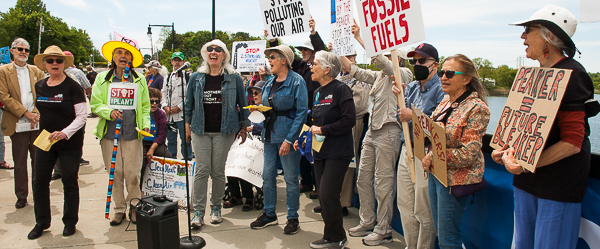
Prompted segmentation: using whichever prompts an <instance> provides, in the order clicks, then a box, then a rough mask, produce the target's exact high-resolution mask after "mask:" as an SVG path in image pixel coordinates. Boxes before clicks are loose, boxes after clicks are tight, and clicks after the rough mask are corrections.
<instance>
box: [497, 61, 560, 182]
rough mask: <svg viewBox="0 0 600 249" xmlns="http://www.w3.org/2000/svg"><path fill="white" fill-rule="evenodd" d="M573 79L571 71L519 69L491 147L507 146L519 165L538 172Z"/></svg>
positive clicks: (535, 68)
mask: <svg viewBox="0 0 600 249" xmlns="http://www.w3.org/2000/svg"><path fill="white" fill-rule="evenodd" d="M570 77H571V70H568V69H558V68H542V67H521V68H519V71H518V73H517V76H516V77H515V81H514V82H513V85H512V88H511V89H510V93H509V95H508V99H507V100H506V104H505V106H504V109H502V113H501V114H500V120H498V126H496V131H495V132H494V136H493V137H492V141H491V142H490V146H491V147H492V148H494V149H501V148H502V147H503V146H504V145H505V144H508V145H509V146H510V147H513V148H514V149H515V153H514V157H515V159H516V160H517V163H519V164H520V165H521V166H523V167H525V168H526V169H527V170H529V171H531V172H535V166H536V164H537V162H538V159H539V158H540V155H541V154H542V150H543V149H544V145H545V144H546V138H547V137H548V133H549V132H550V128H552V124H553V123H554V118H555V117H556V112H557V111H558V107H559V106H560V103H561V101H562V98H563V95H564V94H565V90H566V88H567V84H568V83H569V78H570Z"/></svg>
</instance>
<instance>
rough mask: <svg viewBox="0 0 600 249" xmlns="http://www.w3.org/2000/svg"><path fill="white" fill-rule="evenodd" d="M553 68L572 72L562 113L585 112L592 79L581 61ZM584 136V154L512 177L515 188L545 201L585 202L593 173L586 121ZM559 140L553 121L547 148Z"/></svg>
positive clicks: (582, 148) (555, 121) (592, 88)
mask: <svg viewBox="0 0 600 249" xmlns="http://www.w3.org/2000/svg"><path fill="white" fill-rule="evenodd" d="M552 68H564V69H571V70H573V72H571V78H569V84H568V85H567V89H566V90H565V94H564V96H563V99H562V102H561V104H560V107H559V109H558V110H559V111H585V106H584V103H585V101H586V100H587V99H588V98H589V97H590V96H591V94H592V92H593V90H594V86H593V84H592V79H591V78H590V76H589V75H588V74H587V72H586V71H585V68H583V66H582V65H581V64H579V62H577V61H575V60H573V59H572V58H566V59H564V60H562V61H560V62H558V63H556V65H554V66H553V67H552ZM584 127H585V135H584V140H583V143H582V144H581V151H580V152H579V153H577V154H575V155H572V156H570V157H567V158H564V159H562V160H560V161H558V162H555V163H553V164H550V165H547V166H544V167H541V168H538V169H536V171H535V173H533V174H532V173H522V174H520V175H515V176H514V177H513V186H515V187H517V188H519V189H521V190H523V191H525V192H527V193H529V194H531V195H533V196H536V197H538V198H542V199H549V200H553V201H561V202H575V203H577V202H582V201H583V196H584V195H585V191H586V189H587V181H588V176H589V173H590V160H591V155H590V150H591V147H590V140H589V139H588V137H589V135H590V127H589V124H588V121H587V118H585V126H584ZM559 141H560V127H559V126H558V120H554V123H553V124H552V128H551V129H550V133H549V134H548V137H547V138H546V145H545V147H544V149H546V148H549V147H550V146H552V145H554V144H555V143H558V142H559Z"/></svg>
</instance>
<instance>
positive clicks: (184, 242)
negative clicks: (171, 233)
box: [179, 72, 206, 249]
mask: <svg viewBox="0 0 600 249" xmlns="http://www.w3.org/2000/svg"><path fill="white" fill-rule="evenodd" d="M190 78H191V77H190ZM184 80H185V72H184V73H182V79H181V81H182V84H181V99H182V101H183V102H182V103H183V105H182V106H183V108H182V109H181V111H182V112H183V125H184V127H185V124H186V123H185V88H184V85H189V84H190V82H187V84H183V81H184ZM179 132H181V131H179ZM183 132H185V130H184V131H183ZM186 140H187V137H186ZM185 143H186V144H185V145H186V146H185V149H184V150H183V160H184V162H185V191H186V193H185V196H186V200H187V222H188V236H185V237H181V239H180V240H179V245H180V246H181V248H182V249H196V248H202V247H204V246H206V241H204V239H203V238H202V237H200V236H192V224H191V215H190V210H191V206H190V180H189V177H188V175H189V173H188V150H187V148H188V147H187V146H188V143H190V142H188V141H185Z"/></svg>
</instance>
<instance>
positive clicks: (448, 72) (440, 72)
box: [438, 70, 465, 79]
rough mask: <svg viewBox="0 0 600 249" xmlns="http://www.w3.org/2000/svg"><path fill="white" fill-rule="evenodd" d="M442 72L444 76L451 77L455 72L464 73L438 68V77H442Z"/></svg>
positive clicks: (457, 72)
mask: <svg viewBox="0 0 600 249" xmlns="http://www.w3.org/2000/svg"><path fill="white" fill-rule="evenodd" d="M444 74H445V75H446V78H448V79H452V77H454V75H455V74H465V73H463V72H459V71H451V70H440V71H438V76H439V77H440V78H442V77H443V76H444Z"/></svg>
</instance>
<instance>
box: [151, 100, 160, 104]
mask: <svg viewBox="0 0 600 249" xmlns="http://www.w3.org/2000/svg"><path fill="white" fill-rule="evenodd" d="M150 104H160V100H158V99H151V100H150Z"/></svg>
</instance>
